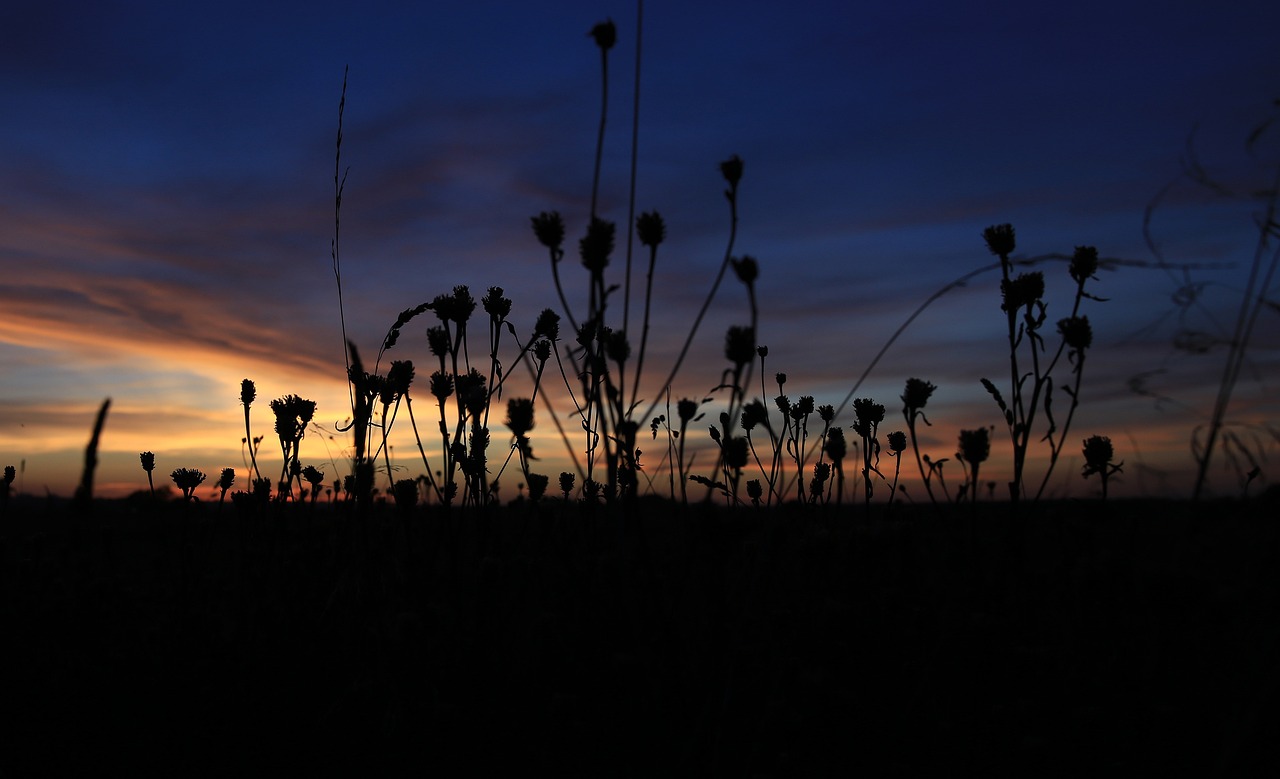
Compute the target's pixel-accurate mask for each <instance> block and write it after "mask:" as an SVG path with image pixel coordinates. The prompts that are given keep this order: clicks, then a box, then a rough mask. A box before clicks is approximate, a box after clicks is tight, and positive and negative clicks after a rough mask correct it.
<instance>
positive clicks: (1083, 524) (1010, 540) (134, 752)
mask: <svg viewBox="0 0 1280 779" xmlns="http://www.w3.org/2000/svg"><path fill="white" fill-rule="evenodd" d="M240 509H241V510H240V511H237V510H236V509H235V508H233V507H232V505H231V504H230V502H228V503H227V504H226V505H225V506H223V507H222V508H221V509H220V510H219V509H217V507H216V505H215V504H206V505H203V506H184V505H182V504H179V503H171V504H157V505H147V504H145V503H142V504H138V503H132V504H131V503H127V502H111V501H100V502H98V503H96V504H95V505H94V506H93V510H92V513H91V514H90V515H88V516H82V515H79V514H76V513H75V512H73V511H72V510H71V509H70V507H69V506H66V505H63V504H48V503H45V502H44V501H30V500H23V499H15V500H13V501H10V503H9V505H8V507H7V509H6V512H5V514H4V516H3V550H2V564H3V567H2V568H0V586H2V589H0V630H2V632H0V644H2V646H3V657H2V659H3V666H2V667H3V678H2V679H0V701H2V703H0V706H3V714H4V721H5V722H6V723H7V724H5V725H4V726H3V728H2V729H0V734H2V735H0V739H2V740H3V743H0V755H2V756H0V769H2V770H0V774H2V775H9V776H18V775H27V774H28V773H30V772H31V770H32V769H33V768H35V769H39V768H45V769H49V770H58V769H65V768H69V767H87V768H90V769H93V770H99V771H101V770H106V769H108V768H110V767H113V766H123V767H141V768H144V769H145V768H151V769H154V770H162V771H166V772H174V773H189V772H192V771H196V772H199V771H202V770H206V769H207V770H210V771H212V770H216V769H217V768H218V767H222V766H227V765H236V766H241V767H243V768H245V769H248V770H263V771H273V772H278V771H279V770H284V769H290V768H292V769H306V768H315V767H324V768H327V769H329V770H348V769H351V770H354V769H357V768H360V767H371V768H374V769H390V768H396V767H401V766H410V767H418V768H424V769H429V768H442V769H456V768H458V767H463V768H468V769H470V770H471V771H473V772H479V771H481V770H482V769H489V768H502V769H521V770H525V771H531V770H533V769H535V768H550V769H551V770H554V771H555V772H557V773H558V774H561V775H563V774H566V773H570V774H572V773H597V772H599V771H600V770H602V769H603V770H607V772H608V773H610V774H613V775H625V776H657V775H691V774H697V775H725V776H788V775H803V774H810V775H812V774H815V773H827V772H831V773H840V774H845V775H852V774H853V773H856V772H857V771H858V770H859V769H868V770H869V774H870V775H876V776H885V775H901V776H918V775H930V776H947V775H991V774H1001V775H1017V776H1044V777H1054V776H1085V775H1091V776H1092V775H1110V774H1115V775H1120V774H1124V775H1136V774H1146V775H1163V776H1169V775H1188V776H1210V775H1222V776H1255V775H1256V776H1263V775H1266V776H1270V775H1271V771H1272V770H1273V769H1274V768H1275V767H1277V766H1278V765H1280V746H1278V740H1277V738H1276V734H1277V733H1280V620H1277V614H1280V576H1278V575H1277V563H1278V562H1280V558H1278V554H1277V553H1278V552H1280V525H1278V524H1277V522H1278V520H1277V518H1276V517H1275V516H1274V514H1275V512H1276V505H1275V504H1274V503H1254V504H1241V503H1220V504H1219V503H1205V504H1200V505H1192V504H1188V503H1164V502H1152V501H1144V502H1110V503H1093V502H1079V503H1075V502H1072V503H1061V504H1045V505H1040V506H1038V507H1035V508H1025V507H1024V509H1023V512H1024V513H1023V515H1021V516H1014V515H1013V514H1012V511H1011V509H1010V508H1009V507H1007V506H1004V505H998V504H991V505H983V504H979V506H978V512H977V515H976V522H974V523H973V524H972V525H971V523H970V515H969V512H968V507H967V506H966V507H963V509H950V510H948V511H946V512H943V513H939V512H935V511H934V510H932V509H928V508H924V507H916V508H910V507H907V508H900V509H898V510H895V511H894V512H893V513H886V511H885V509H884V508H883V507H881V508H880V509H879V510H878V511H877V510H876V509H875V508H874V507H873V510H872V515H871V517H870V518H868V517H866V516H865V515H864V513H863V509H862V507H861V506H859V507H857V508H856V509H851V508H844V509H841V510H839V511H836V510H822V509H816V508H815V507H800V506H791V507H785V508H783V509H773V510H770V511H767V512H766V511H759V512H753V511H742V510H739V511H733V512H726V511H723V510H716V509H709V508H701V509H688V510H684V509H682V508H681V507H678V506H675V505H671V504H667V503H645V502H641V503H640V504H639V505H638V506H636V507H634V508H632V509H631V510H630V511H629V512H628V514H627V516H625V517H624V516H623V514H622V513H619V510H618V509H614V508H605V507H600V508H598V509H596V510H594V511H592V510H588V509H586V508H584V507H583V506H581V505H576V504H575V505H571V506H566V505H564V504H562V503H559V502H556V501H545V502H544V503H543V504H542V505H540V506H538V507H536V508H535V507H530V506H528V505H525V506H514V507H509V508H506V509H502V510H500V511H496V512H492V513H485V514H476V513H462V512H456V511H455V512H454V514H453V515H452V516H449V515H446V514H445V513H443V512H442V511H441V510H439V509H437V508H435V507H430V508H429V509H427V511H426V512H424V511H423V509H422V508H421V507H419V508H418V509H417V510H416V512H415V513H413V514H412V515H409V516H407V517H405V516H402V515H401V514H399V513H398V512H397V511H396V510H395V509H394V508H392V507H386V508H385V509H384V510H382V511H380V512H375V513H374V514H373V515H372V516H369V517H367V518H366V519H365V520H364V521H360V520H356V519H353V518H351V517H348V516H347V515H346V513H345V512H343V511H342V510H341V507H340V506H339V508H337V509H334V508H331V507H329V506H326V505H318V506H314V507H313V506H308V505H291V506H285V507H281V506H272V507H270V509H269V510H268V511H262V512H261V513H253V512H250V511H247V510H245V507H244V506H241V507H240Z"/></svg>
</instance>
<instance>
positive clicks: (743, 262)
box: [732, 255, 760, 286]
mask: <svg viewBox="0 0 1280 779" xmlns="http://www.w3.org/2000/svg"><path fill="white" fill-rule="evenodd" d="M732 262H733V272H734V273H736V274H738V280H739V281H741V282H742V283H743V284H747V285H748V286H749V285H751V284H754V283H755V282H756V279H757V278H758V277H759V276H760V266H759V265H757V264H756V261H755V258H754V257H749V256H747V255H743V256H742V258H741V259H734V260H732Z"/></svg>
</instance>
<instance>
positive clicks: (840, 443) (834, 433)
mask: <svg viewBox="0 0 1280 779" xmlns="http://www.w3.org/2000/svg"><path fill="white" fill-rule="evenodd" d="M822 450H823V451H824V452H826V454H827V457H830V458H831V459H832V460H835V461H836V462H839V461H841V460H843V459H844V458H845V457H847V456H848V454H849V446H848V444H847V443H846V442H845V440H844V429H843V428H839V427H833V428H831V429H830V430H828V431H827V440H826V442H825V443H824V444H823V445H822Z"/></svg>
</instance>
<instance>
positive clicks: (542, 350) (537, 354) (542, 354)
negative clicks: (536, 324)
mask: <svg viewBox="0 0 1280 779" xmlns="http://www.w3.org/2000/svg"><path fill="white" fill-rule="evenodd" d="M533 356H534V359H536V360H537V361H538V362H540V363H543V362H546V361H547V360H548V359H550V358H551V342H550V341H548V340H547V339H545V338H542V339H540V340H539V341H538V342H537V343H535V344H534V345H533Z"/></svg>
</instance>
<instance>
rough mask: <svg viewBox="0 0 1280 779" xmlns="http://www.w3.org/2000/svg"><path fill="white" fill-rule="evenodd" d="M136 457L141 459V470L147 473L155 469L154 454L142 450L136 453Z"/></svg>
mask: <svg viewBox="0 0 1280 779" xmlns="http://www.w3.org/2000/svg"><path fill="white" fill-rule="evenodd" d="M138 459H139V460H141V461H142V470H144V471H146V472H147V473H151V472H152V471H154V470H155V469H156V456H155V455H154V454H152V453H151V452H142V453H141V454H139V455H138Z"/></svg>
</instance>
